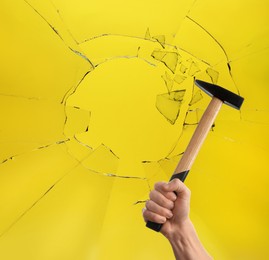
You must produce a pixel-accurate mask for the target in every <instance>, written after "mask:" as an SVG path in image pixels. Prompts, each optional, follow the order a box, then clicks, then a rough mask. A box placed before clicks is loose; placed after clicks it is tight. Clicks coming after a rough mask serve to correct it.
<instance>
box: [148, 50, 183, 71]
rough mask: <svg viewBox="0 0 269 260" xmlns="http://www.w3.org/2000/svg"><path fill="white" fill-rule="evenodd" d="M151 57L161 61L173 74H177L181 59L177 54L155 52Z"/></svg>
mask: <svg viewBox="0 0 269 260" xmlns="http://www.w3.org/2000/svg"><path fill="white" fill-rule="evenodd" d="M151 56H152V57H153V58H154V59H156V60H158V61H161V62H162V63H163V64H164V65H165V66H166V67H167V68H168V69H169V70H171V72H173V73H175V70H176V67H177V63H178V60H179V58H180V56H179V54H178V53H177V52H169V51H159V50H155V51H153V52H152V54H151Z"/></svg>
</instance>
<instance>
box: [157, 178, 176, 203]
mask: <svg viewBox="0 0 269 260" xmlns="http://www.w3.org/2000/svg"><path fill="white" fill-rule="evenodd" d="M166 186H167V183H166V182H157V183H156V184H155V186H154V188H155V190H157V191H159V192H161V193H162V194H163V195H164V196H165V197H166V198H167V199H169V200H172V201H175V200H176V199H177V196H176V194H175V193H174V192H173V191H167V188H166Z"/></svg>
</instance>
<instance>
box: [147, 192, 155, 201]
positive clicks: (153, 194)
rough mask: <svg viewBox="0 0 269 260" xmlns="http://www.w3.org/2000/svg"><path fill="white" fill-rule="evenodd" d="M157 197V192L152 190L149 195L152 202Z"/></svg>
mask: <svg viewBox="0 0 269 260" xmlns="http://www.w3.org/2000/svg"><path fill="white" fill-rule="evenodd" d="M155 196H156V191H155V190H152V191H151V192H150V193H149V198H150V199H151V200H152V199H153V198H154V197H155Z"/></svg>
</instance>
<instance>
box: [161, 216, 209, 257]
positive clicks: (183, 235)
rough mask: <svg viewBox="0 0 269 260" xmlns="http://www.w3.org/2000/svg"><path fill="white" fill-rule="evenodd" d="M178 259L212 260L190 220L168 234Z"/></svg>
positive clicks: (167, 236)
mask: <svg viewBox="0 0 269 260" xmlns="http://www.w3.org/2000/svg"><path fill="white" fill-rule="evenodd" d="M166 238H167V239H168V240H169V242H170V244H171V246H172V248H173V251H174V254H175V256H176V259H180V260H192V259H194V260H196V259H199V260H202V259H204V260H209V259H212V258H211V257H210V256H209V255H208V253H207V252H206V250H205V249H204V247H203V246H202V244H201V242H200V240H199V238H198V235H197V233H196V230H195V228H194V226H193V224H192V222H191V220H190V219H189V218H188V219H186V220H185V221H184V222H182V223H180V224H179V225H177V226H176V227H175V228H174V229H173V230H172V231H171V232H170V233H169V234H166Z"/></svg>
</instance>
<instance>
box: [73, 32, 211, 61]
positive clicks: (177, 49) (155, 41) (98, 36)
mask: <svg viewBox="0 0 269 260" xmlns="http://www.w3.org/2000/svg"><path fill="white" fill-rule="evenodd" d="M109 36H116V37H128V38H133V39H139V40H143V41H151V42H153V43H157V44H158V45H159V42H158V41H157V40H155V39H152V38H150V39H147V38H145V37H140V36H132V35H124V34H112V33H103V34H100V35H96V36H93V37H91V38H88V39H86V40H84V41H81V42H79V43H78V45H80V44H83V43H87V42H89V41H92V40H95V39H98V38H102V37H109ZM165 46H166V47H172V48H174V49H175V50H176V51H179V50H180V51H183V52H185V53H187V54H189V55H191V56H192V57H193V58H195V59H197V60H199V61H200V62H203V63H204V64H206V65H208V66H211V64H210V63H209V62H207V61H205V60H203V59H201V58H199V57H196V56H194V55H193V54H192V53H190V52H189V51H187V50H185V49H183V48H181V47H179V46H175V45H172V44H169V43H165Z"/></svg>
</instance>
